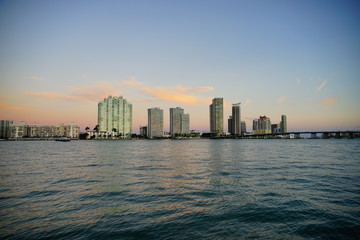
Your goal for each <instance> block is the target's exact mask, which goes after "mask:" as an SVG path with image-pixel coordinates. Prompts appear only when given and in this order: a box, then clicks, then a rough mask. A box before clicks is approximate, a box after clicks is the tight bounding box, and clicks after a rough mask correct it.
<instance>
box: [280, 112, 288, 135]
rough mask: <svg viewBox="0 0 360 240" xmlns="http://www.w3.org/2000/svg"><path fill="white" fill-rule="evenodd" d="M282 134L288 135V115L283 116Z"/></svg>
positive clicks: (281, 123)
mask: <svg viewBox="0 0 360 240" xmlns="http://www.w3.org/2000/svg"><path fill="white" fill-rule="evenodd" d="M280 132H282V133H286V132H287V120H286V115H281V122H280Z"/></svg>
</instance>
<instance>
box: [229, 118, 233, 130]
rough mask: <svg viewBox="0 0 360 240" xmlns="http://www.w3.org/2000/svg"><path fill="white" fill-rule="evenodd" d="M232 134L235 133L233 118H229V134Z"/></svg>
mask: <svg viewBox="0 0 360 240" xmlns="http://www.w3.org/2000/svg"><path fill="white" fill-rule="evenodd" d="M232 132H233V126H232V116H229V119H228V133H232Z"/></svg>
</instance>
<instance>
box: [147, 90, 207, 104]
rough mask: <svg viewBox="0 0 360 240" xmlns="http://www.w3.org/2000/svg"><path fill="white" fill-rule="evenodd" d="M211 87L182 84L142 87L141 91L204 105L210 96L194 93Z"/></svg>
mask: <svg viewBox="0 0 360 240" xmlns="http://www.w3.org/2000/svg"><path fill="white" fill-rule="evenodd" d="M213 89H214V88H213V87H198V88H187V87H182V86H176V87H153V88H150V87H149V88H142V89H141V91H142V92H143V93H145V94H148V95H150V96H152V97H155V98H158V99H161V100H164V101H169V102H178V103H183V104H189V105H204V104H209V103H210V102H211V98H207V97H202V96H198V95H194V94H193V93H196V92H204V91H210V90H213Z"/></svg>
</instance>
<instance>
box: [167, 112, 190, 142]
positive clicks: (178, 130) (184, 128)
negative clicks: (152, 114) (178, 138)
mask: <svg viewBox="0 0 360 240" xmlns="http://www.w3.org/2000/svg"><path fill="white" fill-rule="evenodd" d="M189 121H190V117H189V114H184V109H182V108H180V107H177V108H170V135H171V137H175V135H176V134H189V133H190V129H189V128H190V123H189Z"/></svg>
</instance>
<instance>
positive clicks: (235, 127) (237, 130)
mask: <svg viewBox="0 0 360 240" xmlns="http://www.w3.org/2000/svg"><path fill="white" fill-rule="evenodd" d="M231 116H232V118H231V120H232V131H231V134H232V135H240V134H241V114H240V103H236V104H233V105H232V115H231Z"/></svg>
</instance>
